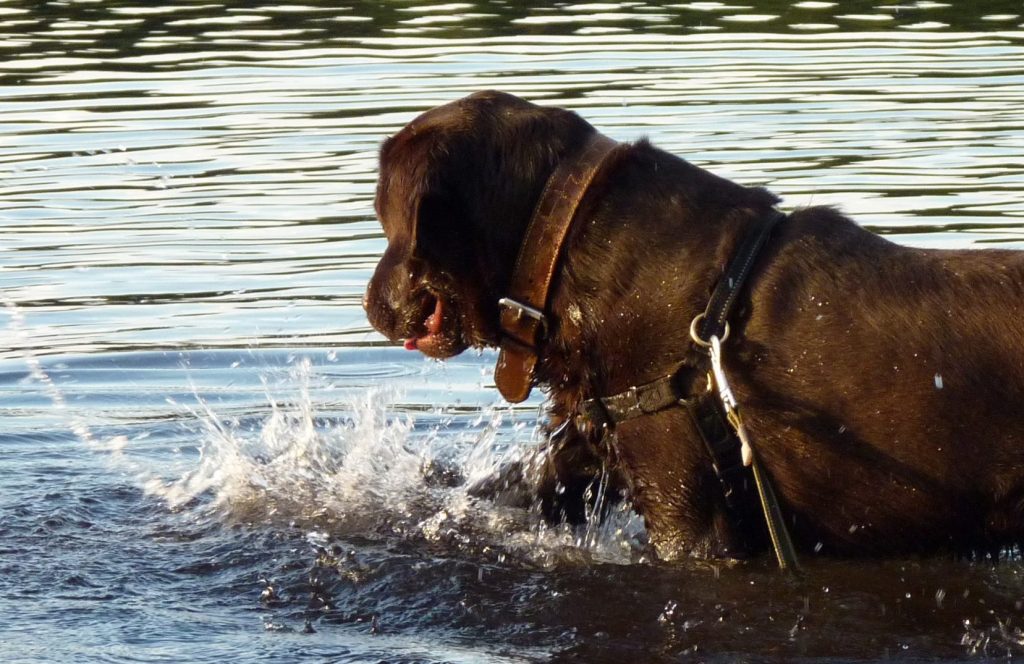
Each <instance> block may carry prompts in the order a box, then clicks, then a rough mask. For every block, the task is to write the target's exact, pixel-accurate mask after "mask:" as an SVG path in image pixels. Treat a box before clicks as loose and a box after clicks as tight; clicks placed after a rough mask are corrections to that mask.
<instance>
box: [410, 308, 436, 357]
mask: <svg viewBox="0 0 1024 664" xmlns="http://www.w3.org/2000/svg"><path fill="white" fill-rule="evenodd" d="M424 326H425V327H426V328H427V333H426V334H425V335H423V336H425V337H428V336H430V335H432V334H437V333H438V332H440V331H441V298H438V299H437V304H435V305H434V313H432V314H430V315H429V316H427V320H426V321H424ZM422 338H423V337H410V338H408V339H406V340H405V343H404V344H403V345H404V346H405V349H406V350H416V346H417V343H418V342H419V340H420V339H422Z"/></svg>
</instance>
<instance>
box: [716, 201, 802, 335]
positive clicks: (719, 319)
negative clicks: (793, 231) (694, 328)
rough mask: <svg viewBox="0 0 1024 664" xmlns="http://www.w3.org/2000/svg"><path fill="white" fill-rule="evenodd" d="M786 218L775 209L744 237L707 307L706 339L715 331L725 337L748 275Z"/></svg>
mask: <svg viewBox="0 0 1024 664" xmlns="http://www.w3.org/2000/svg"><path fill="white" fill-rule="evenodd" d="M785 218H786V215H785V214H783V213H782V212H779V211H778V210H772V213H771V215H770V216H769V217H768V218H767V219H765V220H764V221H762V222H761V223H760V224H758V225H757V227H756V228H755V229H754V230H753V232H751V233H748V234H747V236H746V237H745V238H744V239H743V244H742V245H740V248H739V249H738V250H737V251H736V255H735V256H733V259H732V262H730V263H729V267H728V268H727V269H726V271H725V274H724V275H723V276H722V278H721V279H720V280H719V282H718V285H717V286H715V290H714V292H713V293H712V294H711V299H710V300H709V301H708V306H707V308H706V309H705V310H704V315H703V318H702V319H701V325H700V338H701V339H702V340H703V341H705V342H706V341H708V340H709V339H711V336H712V335H718V337H719V338H724V334H725V326H726V323H728V321H729V314H731V313H732V310H733V308H734V307H735V306H736V299H737V298H738V297H739V294H740V291H741V290H743V286H744V285H745V284H746V283H747V277H749V276H750V271H751V269H753V267H754V263H755V262H756V260H757V257H758V255H759V254H760V253H761V249H762V248H763V247H764V245H765V243H766V242H767V241H768V238H769V236H771V234H772V231H773V230H775V227H776V226H778V225H779V222H780V221H782V220H783V219H785Z"/></svg>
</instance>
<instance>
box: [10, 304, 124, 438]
mask: <svg viewBox="0 0 1024 664" xmlns="http://www.w3.org/2000/svg"><path fill="white" fill-rule="evenodd" d="M0 302H2V303H3V306H4V310H6V311H7V315H8V316H9V317H10V321H9V322H8V324H7V330H8V331H9V332H10V333H11V335H12V336H13V337H14V339H15V342H16V343H14V344H11V345H12V347H13V348H14V349H15V350H16V352H17V353H19V354H20V355H21V357H22V359H23V360H24V361H25V366H26V367H27V368H28V375H29V378H30V379H31V380H32V381H34V382H35V383H37V384H38V385H39V386H40V387H42V389H43V392H44V393H45V394H46V396H47V397H48V398H49V399H50V401H51V402H52V403H53V406H54V408H55V409H56V410H57V412H58V413H60V414H61V416H62V417H64V418H65V419H66V420H67V422H68V426H69V427H70V429H71V432H72V433H74V434H75V436H76V437H77V438H78V440H80V441H81V442H82V443H84V444H85V445H87V446H88V447H90V448H93V449H96V448H104V447H106V448H107V449H110V450H116V449H118V447H119V444H120V441H99V440H98V439H97V438H96V436H94V435H93V433H92V430H91V429H90V428H89V425H88V423H86V421H85V420H84V419H83V418H82V417H81V416H80V415H78V414H77V413H76V412H75V411H74V410H73V409H71V408H69V407H68V402H67V399H65V398H64V392H63V391H61V389H60V388H59V387H58V386H57V384H56V383H55V382H54V381H53V379H52V378H50V375H49V374H48V373H47V372H46V370H45V369H43V364H42V362H40V360H39V357H38V356H37V355H36V353H35V351H33V350H32V348H33V343H32V340H31V338H30V337H29V332H28V331H29V327H28V323H27V322H26V320H25V315H24V314H22V313H21V310H20V309H19V308H18V306H17V304H15V302H14V300H12V299H10V298H8V297H6V296H0Z"/></svg>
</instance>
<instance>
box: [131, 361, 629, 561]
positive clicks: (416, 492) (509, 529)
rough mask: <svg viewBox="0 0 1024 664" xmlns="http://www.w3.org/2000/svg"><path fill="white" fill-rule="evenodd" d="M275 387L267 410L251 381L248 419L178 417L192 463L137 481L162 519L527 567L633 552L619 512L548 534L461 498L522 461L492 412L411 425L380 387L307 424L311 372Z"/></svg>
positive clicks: (521, 517) (621, 557) (490, 505)
mask: <svg viewBox="0 0 1024 664" xmlns="http://www.w3.org/2000/svg"><path fill="white" fill-rule="evenodd" d="M287 380H288V381H289V382H290V386H291V387H292V388H294V387H295V386H298V389H297V390H295V394H296V396H295V397H294V398H293V399H292V400H291V401H289V402H287V403H282V402H279V401H278V400H276V399H275V398H274V397H273V392H274V390H275V388H274V387H272V386H270V385H269V384H267V383H266V382H265V389H266V392H267V397H268V402H269V411H268V412H267V413H266V414H265V415H263V416H262V417H261V418H260V419H258V421H256V422H255V423H254V422H253V421H251V420H248V421H247V420H243V419H238V418H224V417H221V416H218V414H217V412H216V411H215V409H214V408H213V407H212V406H211V405H210V404H209V403H207V402H206V401H204V400H203V399H202V398H201V397H200V396H199V394H198V393H197V392H195V391H194V392H193V393H194V395H195V400H196V406H194V407H192V406H189V407H187V408H188V410H189V411H190V413H191V415H192V417H193V418H194V420H195V421H196V422H198V423H199V424H200V426H201V431H200V432H199V435H200V437H201V440H200V441H199V446H200V453H199V459H198V463H197V464H196V465H195V466H194V467H192V468H191V469H189V470H188V471H187V472H185V473H184V474H183V475H181V476H179V477H170V478H167V477H157V476H155V475H153V474H152V473H151V474H150V476H149V477H146V478H143V485H144V487H145V489H146V490H147V492H149V493H150V494H152V495H156V496H159V497H161V498H162V499H164V500H165V501H166V503H167V504H168V505H169V506H170V507H171V508H172V509H176V510H185V509H195V508H197V506H199V508H201V509H202V510H205V511H206V512H207V513H208V514H214V515H216V518H221V519H225V520H228V521H232V522H242V523H250V524H268V525H274V526H279V525H293V526H297V527H300V528H304V529H307V530H309V531H316V532H320V533H327V534H329V535H330V536H332V537H341V538H344V537H352V536H359V537H371V538H382V539H393V538H398V539H401V540H413V541H419V542H425V543H427V544H428V545H431V546H439V547H442V548H443V549H447V550H454V551H460V552H470V553H483V554H487V555H494V556H495V557H496V558H498V559H499V560H507V559H509V558H512V559H516V560H522V561H524V562H525V563H527V564H530V565H542V566H550V565H555V564H559V563H560V562H565V561H567V560H581V559H582V560H592V559H599V560H603V561H609V562H618V563H629V562H633V561H635V560H636V559H637V558H638V557H639V556H640V555H642V554H641V549H642V548H643V535H642V526H641V525H640V522H639V519H638V518H637V517H636V516H635V515H633V514H632V513H631V512H628V510H623V511H619V512H615V513H613V514H612V515H611V516H610V517H608V518H606V519H605V520H604V521H603V522H602V521H600V519H599V518H598V515H596V514H595V515H593V516H592V518H591V520H590V521H589V522H588V523H587V524H586V525H585V526H581V527H576V528H573V527H569V526H558V527H549V526H546V525H545V524H544V523H543V522H542V520H541V518H540V517H539V515H538V513H537V511H536V510H528V509H523V508H521V507H515V506H510V505H504V504H501V502H500V501H497V502H495V501H491V500H488V499H483V498H478V497H476V496H474V495H473V494H472V492H471V491H470V490H469V487H471V486H472V485H473V484H474V482H475V481H476V480H478V479H480V478H483V477H486V476H488V475H491V474H495V473H498V472H499V470H500V469H501V468H502V467H503V466H504V465H505V464H508V463H512V462H521V463H524V465H527V466H528V465H529V459H528V457H529V455H530V454H533V452H532V450H533V447H531V446H527V445H520V444H517V443H515V442H514V441H512V442H510V440H509V438H510V437H514V436H515V434H517V433H519V434H522V433H523V429H524V428H525V423H524V422H517V421H514V420H512V421H510V420H509V415H508V411H507V410H505V409H501V408H491V409H484V410H482V411H480V412H479V413H476V414H475V416H474V415H471V416H469V417H464V418H462V419H460V418H457V417H453V416H451V415H443V414H442V415H440V416H439V415H438V414H437V413H425V414H423V415H422V416H421V415H417V416H415V417H414V416H413V415H412V414H411V413H410V412H409V411H408V410H407V409H403V408H402V407H401V406H399V405H398V401H399V398H400V395H399V394H398V393H397V392H395V391H394V390H389V389H386V388H383V389H373V390H369V391H366V392H364V393H361V394H356V395H353V396H352V398H351V399H350V402H349V403H347V404H343V405H342V407H341V411H342V412H343V413H344V415H342V416H338V417H329V418H328V417H318V416H317V414H316V410H317V408H316V406H315V404H314V401H313V397H312V396H311V386H313V385H314V383H315V382H316V381H317V380H318V377H317V374H316V371H315V369H314V367H313V365H312V363H311V362H310V361H309V360H308V359H304V360H301V361H299V362H298V363H296V364H295V365H294V366H293V367H292V370H291V371H290V373H289V376H288V378H287ZM277 389H280V388H279V387H278V388H277ZM183 407H184V406H183ZM535 436H536V434H535ZM602 487H603V484H602V485H601V486H598V487H595V491H598V492H602V491H603V488H602Z"/></svg>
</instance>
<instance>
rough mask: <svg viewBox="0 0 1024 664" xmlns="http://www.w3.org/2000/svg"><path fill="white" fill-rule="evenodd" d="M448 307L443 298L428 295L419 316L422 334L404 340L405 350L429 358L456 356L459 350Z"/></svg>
mask: <svg viewBox="0 0 1024 664" xmlns="http://www.w3.org/2000/svg"><path fill="white" fill-rule="evenodd" d="M447 309H448V307H447V306H446V304H445V301H444V298H441V297H438V296H437V295H434V294H432V293H431V294H429V295H428V297H427V299H426V300H424V303H423V308H422V310H421V315H422V316H425V318H424V320H423V327H422V333H421V334H419V335H418V336H413V337H409V338H408V339H406V340H405V348H406V350H418V351H420V352H421V353H423V354H424V355H428V356H430V357H437V358H444V357H451V356H452V355H455V354H457V353H458V352H459V351H460V350H461V348H459V347H458V346H459V344H458V340H457V336H458V335H457V334H455V332H454V330H451V329H448V328H451V327H452V321H451V320H449V318H450V317H449V316H448V311H447Z"/></svg>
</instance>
